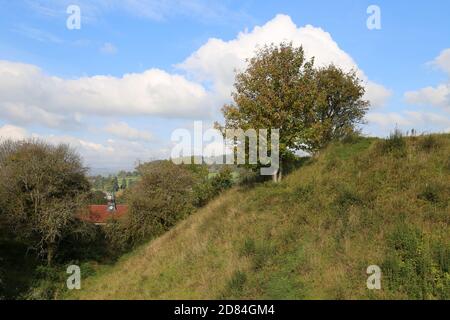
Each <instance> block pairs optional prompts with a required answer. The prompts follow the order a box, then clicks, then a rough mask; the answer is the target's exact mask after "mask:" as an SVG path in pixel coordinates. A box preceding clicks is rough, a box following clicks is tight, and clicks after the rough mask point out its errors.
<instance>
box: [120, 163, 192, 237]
mask: <svg viewBox="0 0 450 320" xmlns="http://www.w3.org/2000/svg"><path fill="white" fill-rule="evenodd" d="M138 170H139V173H140V175H141V176H142V179H141V180H140V181H139V182H136V184H135V185H134V186H133V188H132V189H128V190H129V191H128V194H127V203H128V204H129V215H128V219H129V220H128V228H127V229H128V232H129V234H130V238H131V239H132V242H134V243H136V242H139V241H141V240H144V239H146V238H148V237H152V236H156V235H158V234H160V233H161V232H163V231H166V230H168V229H169V228H170V227H172V226H173V225H174V224H175V223H176V222H177V221H179V220H180V219H182V218H184V217H185V216H187V215H188V214H190V213H191V212H192V210H193V209H194V206H193V201H194V197H193V185H194V178H193V175H192V173H191V172H190V171H189V170H188V169H187V168H185V167H184V166H180V165H175V164H173V163H172V162H171V161H157V162H152V163H147V164H143V165H140V166H139V168H138Z"/></svg>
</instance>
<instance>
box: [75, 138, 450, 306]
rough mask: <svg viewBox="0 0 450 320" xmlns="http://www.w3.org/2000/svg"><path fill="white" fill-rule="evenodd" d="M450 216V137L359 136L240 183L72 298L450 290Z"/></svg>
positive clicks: (371, 295)
mask: <svg viewBox="0 0 450 320" xmlns="http://www.w3.org/2000/svg"><path fill="white" fill-rule="evenodd" d="M449 223H450V135H433V136H425V137H410V138H401V137H392V138H391V139H389V140H386V141H382V140H379V139H357V140H355V141H352V142H347V143H337V144H333V145H331V146H330V147H329V148H327V149H326V150H324V151H323V152H322V153H321V154H320V156H318V157H316V158H312V159H311V160H309V161H308V162H307V163H306V164H305V165H303V167H301V168H300V169H298V170H297V171H295V172H294V173H292V174H290V175H289V176H287V177H286V178H285V180H284V181H282V182H281V183H279V184H274V183H272V182H268V183H264V184H261V185H257V186H255V187H247V188H245V187H236V188H234V189H232V190H231V191H229V192H227V193H225V194H223V195H222V196H220V197H219V198H217V199H216V200H215V201H213V202H212V203H210V204H209V205H208V206H206V207H205V208H203V209H201V210H199V211H198V212H196V213H195V214H193V215H192V216H190V217H189V218H188V219H186V220H185V221H183V222H181V223H180V224H179V225H177V226H176V227H175V228H174V229H172V230H171V231H169V232H167V233H166V234H164V235H163V236H161V237H160V238H157V239H155V240H153V241H151V242H150V243H148V244H146V245H144V246H142V247H140V248H139V249H137V250H135V251H134V252H132V253H131V254H128V255H127V256H125V257H123V258H122V259H121V260H120V261H119V262H118V263H116V264H115V265H112V266H101V267H99V268H98V269H97V271H96V273H95V275H93V276H90V277H88V278H87V279H85V280H83V283H82V290H80V291H78V292H74V293H72V294H73V295H70V296H68V298H75V299H164V298H169V299H197V298H199V299H216V298H219V299H221V298H226V299H262V298H269V299H324V298H327V299H357V298H358V299H381V298H389V299H403V298H412V299H423V298H425V299H434V298H441V299H450V273H449V266H450V237H449V235H450V226H449ZM370 265H378V266H379V267H380V268H381V270H382V278H381V286H382V287H381V290H368V289H367V286H366V281H367V278H368V275H367V274H366V269H367V267H368V266H370Z"/></svg>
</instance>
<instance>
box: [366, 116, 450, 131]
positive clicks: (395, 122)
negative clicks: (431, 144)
mask: <svg viewBox="0 0 450 320" xmlns="http://www.w3.org/2000/svg"><path fill="white" fill-rule="evenodd" d="M366 120H367V121H368V122H369V124H376V125H378V126H380V127H381V128H383V129H388V130H392V129H393V128H395V127H399V128H402V129H404V130H410V129H416V130H419V131H427V130H428V129H433V131H438V130H441V131H447V130H448V129H447V128H448V127H449V126H450V118H449V117H447V116H445V115H441V114H438V113H432V112H420V111H403V112H385V113H384V112H383V113H380V112H371V113H369V114H367V115H366Z"/></svg>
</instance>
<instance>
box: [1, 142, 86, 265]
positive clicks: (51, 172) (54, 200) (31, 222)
mask: <svg viewBox="0 0 450 320" xmlns="http://www.w3.org/2000/svg"><path fill="white" fill-rule="evenodd" d="M85 173H86V169H85V168H84V167H83V166H82V164H81V159H80V157H79V156H78V155H77V154H76V153H75V152H74V151H73V150H71V149H70V148H69V147H68V146H66V145H59V146H51V145H47V144H45V143H43V142H39V141H35V140H31V141H23V142H16V143H11V142H4V143H2V144H1V146H0V207H1V208H2V213H3V214H4V215H5V216H6V221H7V223H8V225H9V226H10V227H11V228H13V229H14V230H15V231H16V232H15V233H16V234H17V236H18V237H20V238H23V239H24V240H25V241H26V242H28V243H29V244H30V245H31V246H32V247H33V248H35V249H37V250H38V252H39V254H42V255H45V256H46V258H47V262H48V264H49V265H51V264H52V261H53V258H54V256H55V254H56V252H57V250H58V245H59V243H60V241H61V240H62V239H63V238H64V237H65V236H67V235H69V234H71V233H75V232H81V231H80V229H79V223H78V221H77V215H78V214H79V213H80V210H81V208H82V207H83V203H84V202H83V201H82V200H83V197H84V195H85V194H86V193H87V192H88V191H89V182H88V180H87V179H86V176H85ZM77 224H78V227H77V228H76V229H75V228H74V226H75V225H77Z"/></svg>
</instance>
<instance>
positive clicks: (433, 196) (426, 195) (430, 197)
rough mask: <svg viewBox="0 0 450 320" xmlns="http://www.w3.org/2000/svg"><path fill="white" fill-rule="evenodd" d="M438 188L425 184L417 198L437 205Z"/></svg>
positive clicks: (438, 198) (438, 197)
mask: <svg viewBox="0 0 450 320" xmlns="http://www.w3.org/2000/svg"><path fill="white" fill-rule="evenodd" d="M439 191H440V188H439V187H438V186H437V185H434V184H433V185H430V184H427V185H426V186H425V188H424V189H423V190H422V192H421V193H419V194H418V196H417V197H418V198H419V199H421V200H425V201H428V202H431V203H434V204H436V203H438V202H439V200H440V196H439Z"/></svg>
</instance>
